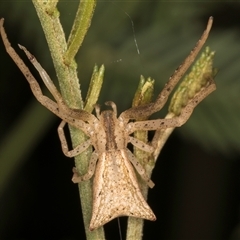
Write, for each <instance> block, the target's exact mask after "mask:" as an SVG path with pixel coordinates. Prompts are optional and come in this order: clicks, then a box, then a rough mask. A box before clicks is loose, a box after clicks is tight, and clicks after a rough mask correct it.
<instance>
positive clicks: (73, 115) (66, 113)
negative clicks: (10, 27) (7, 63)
mask: <svg viewBox="0 0 240 240" xmlns="http://www.w3.org/2000/svg"><path fill="white" fill-rule="evenodd" d="M3 23H4V19H3V18H2V19H0V35H1V37H2V40H3V43H4V46H5V48H6V51H7V53H8V54H9V56H10V57H11V58H12V60H13V61H14V62H15V63H16V65H17V66H18V68H19V69H20V71H21V72H22V73H23V75H24V76H25V78H26V80H27V81H28V83H29V84H30V87H31V90H32V92H33V94H34V96H35V97H36V99H37V100H38V101H39V102H40V103H41V104H42V105H43V106H45V107H46V108H47V109H49V110H50V111H51V112H53V113H54V114H56V115H57V116H58V117H60V118H62V119H63V120H64V121H66V122H68V123H70V124H71V125H73V126H75V127H77V128H80V129H81V128H82V125H83V123H82V122H81V120H83V121H95V119H96V118H95V117H94V115H92V114H90V113H88V112H86V111H83V110H76V109H71V108H69V107H68V106H67V105H66V103H65V102H64V100H63V99H62V96H61V94H60V93H59V92H58V90H57V88H56V87H55V86H54V84H53V82H52V80H51V79H50V77H49V76H48V74H47V72H46V71H45V70H44V69H43V67H42V66H41V65H40V63H39V62H38V61H37V60H36V58H35V57H34V56H33V55H32V54H31V53H30V52H29V51H28V50H27V49H26V48H25V47H23V46H21V45H19V47H20V48H21V49H22V50H23V51H24V52H25V54H26V55H27V57H28V59H29V60H30V61H31V63H32V64H33V65H34V67H35V68H36V69H37V71H38V72H39V74H40V76H41V78H42V80H43V82H44V84H45V85H46V87H47V88H48V90H49V91H50V92H51V93H52V95H53V97H54V98H55V100H56V101H57V103H55V102H54V101H52V100H51V99H50V98H48V97H46V96H44V95H43V93H42V90H41V88H40V86H39V84H38V82H37V80H36V79H35V77H34V76H33V75H32V73H31V72H30V70H29V68H28V67H27V66H26V65H25V63H24V62H23V60H22V59H21V58H20V57H19V55H18V54H17V53H16V51H15V50H14V48H12V46H11V44H10V42H9V40H8V38H7V34H6V32H5V29H4V27H3ZM76 119H81V120H76Z"/></svg>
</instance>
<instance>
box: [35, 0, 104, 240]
mask: <svg viewBox="0 0 240 240" xmlns="http://www.w3.org/2000/svg"><path fill="white" fill-rule="evenodd" d="M50 2H51V1H50ZM33 4H34V7H35V9H36V11H37V14H38V17H39V19H40V22H41V25H42V28H43V31H44V33H45V36H46V39H47V43H48V46H49V49H50V52H51V56H52V59H53V64H54V67H55V70H56V73H57V77H58V80H59V86H60V89H61V93H62V96H63V98H64V100H65V101H66V103H67V104H68V106H69V107H71V108H76V109H82V108H83V101H82V98H81V93H80V86H79V80H78V76H77V71H76V66H75V65H74V64H70V65H66V64H65V62H64V56H65V54H66V51H67V43H66V39H65V34H64V31H63V29H62V26H61V23H60V20H59V12H58V10H57V8H56V7H55V4H45V1H42V0H33ZM49 6H51V7H50V8H48V7H49ZM83 38H84V36H83ZM83 38H82V39H83ZM73 57H74V56H72V59H71V62H72V61H73ZM97 75H98V76H102V77H103V71H102V69H101V70H100V72H99V73H98V74H97ZM100 85H101V84H100ZM97 88H99V86H98V87H97ZM97 92H98V93H99V89H98V91H97ZM96 99H97V97H95V100H96ZM95 100H94V101H95ZM91 102H93V101H91ZM69 128H70V134H71V139H72V145H73V147H75V146H77V145H78V144H80V143H81V142H83V141H85V136H84V134H83V133H82V132H81V131H80V130H79V129H76V128H73V127H71V126H70V127H69ZM90 155H91V150H87V151H85V152H84V154H81V155H79V156H77V157H75V164H76V167H77V169H78V171H79V173H80V174H81V175H82V174H84V173H86V172H87V169H88V163H89V158H90ZM79 192H80V198H81V206H82V212H83V220H84V226H85V232H86V238H87V239H94V240H95V239H105V237H104V232H103V228H99V229H97V230H95V231H93V232H90V231H89V229H88V227H89V222H90V219H91V212H92V183H91V181H84V182H82V183H81V184H79Z"/></svg>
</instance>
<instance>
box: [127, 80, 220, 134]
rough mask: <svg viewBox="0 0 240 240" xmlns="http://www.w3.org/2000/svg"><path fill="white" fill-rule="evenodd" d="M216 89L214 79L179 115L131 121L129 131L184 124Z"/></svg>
mask: <svg viewBox="0 0 240 240" xmlns="http://www.w3.org/2000/svg"><path fill="white" fill-rule="evenodd" d="M215 89H216V85H215V83H214V82H213V81H212V82H211V83H210V85H208V86H207V87H206V88H203V89H201V90H200V91H199V92H198V93H197V94H196V95H195V97H193V98H192V99H191V100H190V101H189V102H188V104H187V105H186V106H185V107H184V108H183V109H182V111H181V113H180V115H179V116H176V117H173V118H170V119H157V120H148V121H138V122H131V123H129V124H128V126H129V128H130V129H129V132H130V133H132V132H134V131H138V130H159V129H166V128H171V127H180V126H182V125H183V124H184V123H185V122H186V121H187V120H188V119H189V117H190V116H191V114H192V112H193V109H194V108H195V107H196V106H197V105H198V104H199V103H200V102H201V101H202V100H203V99H204V98H205V97H206V96H208V95H209V94H210V93H211V92H213V91H214V90H215Z"/></svg>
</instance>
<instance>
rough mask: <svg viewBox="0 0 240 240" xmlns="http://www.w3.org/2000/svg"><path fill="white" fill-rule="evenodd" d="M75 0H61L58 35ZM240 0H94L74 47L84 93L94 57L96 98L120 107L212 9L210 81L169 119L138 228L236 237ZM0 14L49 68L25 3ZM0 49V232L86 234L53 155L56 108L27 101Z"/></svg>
mask: <svg viewBox="0 0 240 240" xmlns="http://www.w3.org/2000/svg"><path fill="white" fill-rule="evenodd" d="M77 5H78V2H77V1H60V3H59V11H60V13H61V21H62V23H63V27H64V29H65V31H66V35H68V34H69V31H70V26H71V24H72V21H73V19H74V15H75V12H76V7H77ZM124 11H125V12H127V14H129V15H130V16H131V19H132V21H133V23H134V30H135V34H136V39H137V42H138V47H139V49H140V55H138V53H137V51H136V46H135V44H134V37H133V31H132V25H131V21H130V19H129V18H128V16H127V15H126V14H125V13H124ZM239 11H240V4H239V3H237V2H231V3H227V2H223V1H222V2H214V1H208V2H202V3H200V2H194V1H191V2H178V1H174V2H171V1H169V2H162V1H145V2H140V1H139V2H137V1H136V2H133V1H124V2H121V1H118V2H116V4H113V3H111V2H110V1H104V2H103V1H99V2H98V4H97V8H96V12H95V15H94V18H93V21H92V26H91V28H90V30H89V33H88V35H87V37H86V39H85V41H84V44H83V46H82V48H81V50H80V52H79V54H78V56H77V59H76V60H77V62H78V64H79V67H78V72H79V78H80V83H81V85H82V95H83V98H84V97H85V95H86V92H87V87H88V83H89V79H90V77H91V72H92V68H93V66H94V64H95V63H97V64H99V65H100V64H102V63H103V64H105V67H106V74H105V82H104V85H103V91H102V93H101V97H100V99H99V103H100V104H102V105H103V103H104V102H105V101H106V100H112V101H114V102H115V103H116V104H117V106H118V111H119V112H121V111H123V110H125V109H127V108H129V107H130V106H131V99H132V97H133V95H134V91H135V89H136V88H137V85H138V81H139V76H140V74H143V75H144V76H145V77H148V76H151V77H153V78H154V79H155V80H156V88H155V93H156V94H157V93H158V92H159V91H160V90H161V89H162V87H163V85H164V83H165V82H166V81H167V80H168V78H169V76H170V75H171V74H172V73H173V71H174V70H175V68H177V66H178V65H179V64H180V63H181V62H182V61H183V59H184V58H185V57H186V56H187V55H188V53H189V52H190V50H191V49H192V47H193V46H194V45H195V43H196V42H197V40H198V39H199V37H200V36H201V34H202V32H203V30H204V29H205V26H206V23H207V20H208V17H209V16H211V15H212V16H214V24H213V28H212V31H211V34H210V37H209V40H208V42H207V45H209V46H210V47H211V49H212V50H215V51H216V57H215V66H216V67H217V68H218V69H219V72H218V75H217V77H216V83H217V91H215V92H214V93H213V94H211V95H210V96H209V97H208V98H207V99H205V100H204V101H203V102H202V103H201V104H200V106H198V107H197V109H196V110H195V111H194V113H193V116H192V117H191V119H190V120H189V121H188V122H187V123H186V124H185V125H184V126H183V127H182V128H180V129H177V130H175V132H174V133H173V134H172V136H171V137H170V139H169V141H168V142H167V144H166V145H165V147H164V149H163V151H162V153H161V155H160V157H159V160H158V162H157V165H156V168H155V169H154V172H153V175H152V179H153V181H154V182H155V184H156V186H155V187H154V188H153V189H152V190H150V191H149V199H148V203H149V205H150V206H151V207H152V209H153V211H154V212H155V214H156V216H157V221H156V222H147V221H146V223H145V228H144V239H240V226H239V203H240V195H239V176H240V174H239V173H240V161H239V156H240V101H239V98H240V97H239V96H240V94H239V93H240V81H239V76H240V67H239V66H240V57H239V55H240V44H239V40H240V15H239ZM0 17H4V18H5V24H4V25H5V29H6V31H7V34H8V37H9V39H10V41H11V43H12V45H13V47H14V48H15V49H17V43H21V44H22V45H24V46H26V47H27V48H28V49H29V50H30V51H31V52H32V53H33V54H34V55H35V56H36V57H37V59H38V60H39V62H40V63H41V64H42V65H43V67H44V68H45V70H46V71H47V72H48V73H49V75H50V76H51V77H52V79H53V80H56V76H55V72H54V69H53V66H52V62H51V57H50V54H49V50H48V47H47V44H46V41H45V38H44V35H43V32H42V28H41V25H40V23H39V20H38V18H37V15H36V13H35V9H34V7H33V5H32V3H31V2H30V1H2V0H1V1H0ZM17 51H18V52H19V53H20V54H21V56H22V57H23V59H24V60H25V62H26V63H27V65H28V66H30V64H29V63H28V61H27V60H26V58H25V57H24V55H23V53H21V52H20V51H19V50H17ZM120 59H121V60H120ZM0 61H1V64H0V71H1V79H0V80H1V81H0V116H1V118H0V133H1V134H0V136H1V139H0V216H1V217H0V239H84V238H85V235H84V227H83V223H82V215H81V206H80V203H79V196H78V189H77V186H76V185H74V184H73V183H72V182H71V176H72V173H71V168H72V166H73V164H74V163H73V159H67V158H66V157H65V156H64V155H63V153H62V151H61V147H60V143H59V139H58V136H57V131H56V129H57V126H58V124H59V123H60V119H58V118H57V117H55V116H54V115H53V114H52V113H50V112H48V111H47V110H46V109H45V108H43V107H42V106H41V105H40V104H39V103H38V102H37V101H36V99H35V98H34V97H33V95H32V93H31V91H30V88H29V86H28V84H27V82H26V80H25V79H24V77H23V76H22V74H21V73H20V71H19V70H18V68H17V67H16V65H15V64H14V63H13V61H12V60H11V59H10V57H9V56H8V55H7V53H6V52H5V49H4V47H3V44H2V43H1V41H0ZM33 72H34V74H35V76H36V77H38V75H37V74H36V72H35V71H33ZM38 79H39V78H38ZM39 82H40V81H39ZM165 114H166V109H163V111H162V112H161V113H159V115H157V116H156V117H164V115H165ZM125 219H126V218H121V223H122V228H123V229H124V226H125V224H126V222H125ZM106 236H107V239H118V236H119V234H118V223H117V220H114V221H112V222H110V223H109V224H107V225H106Z"/></svg>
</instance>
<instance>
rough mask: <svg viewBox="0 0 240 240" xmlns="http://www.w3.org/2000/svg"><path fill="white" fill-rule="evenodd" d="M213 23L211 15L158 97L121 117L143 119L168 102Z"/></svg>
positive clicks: (126, 119) (124, 113) (125, 112)
mask: <svg viewBox="0 0 240 240" xmlns="http://www.w3.org/2000/svg"><path fill="white" fill-rule="evenodd" d="M212 23H213V17H210V18H209V20H208V24H207V27H206V30H205V31H204V32H203V34H202V36H201V38H200V39H199V40H198V42H197V44H196V46H195V47H194V48H193V50H192V51H191V52H190V54H189V55H188V56H187V58H186V59H185V60H184V61H183V63H182V64H181V65H180V66H179V67H178V68H177V69H176V70H175V72H174V73H173V75H172V76H171V77H170V78H169V80H168V82H167V83H166V84H165V86H164V88H163V90H162V91H161V92H160V94H159V95H158V97H157V99H156V101H155V102H153V103H149V104H146V105H143V106H138V107H133V108H130V109H128V110H126V111H124V112H123V113H122V114H121V115H120V118H122V119H124V120H125V121H126V122H128V120H129V119H142V118H145V117H149V116H150V115H152V114H153V113H155V112H157V111H159V110H161V109H162V107H163V106H164V104H165V103H166V101H167V99H168V96H169V95H170V93H171V92H172V90H173V88H174V87H175V86H176V84H177V83H178V82H179V80H180V79H181V78H182V76H183V75H184V74H185V72H186V71H187V70H188V68H189V67H190V66H191V64H192V63H193V62H194V60H195V58H196V56H197V55H198V53H199V51H200V50H201V49H202V47H203V45H204V43H205V42H206V40H207V38H208V35H209V32H210V30H211V27H212Z"/></svg>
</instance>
